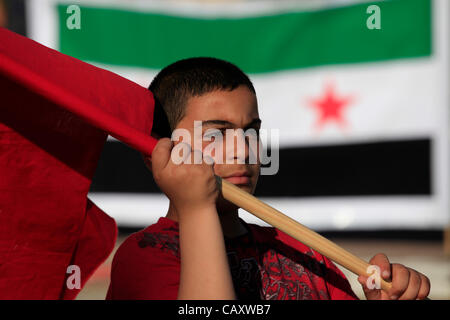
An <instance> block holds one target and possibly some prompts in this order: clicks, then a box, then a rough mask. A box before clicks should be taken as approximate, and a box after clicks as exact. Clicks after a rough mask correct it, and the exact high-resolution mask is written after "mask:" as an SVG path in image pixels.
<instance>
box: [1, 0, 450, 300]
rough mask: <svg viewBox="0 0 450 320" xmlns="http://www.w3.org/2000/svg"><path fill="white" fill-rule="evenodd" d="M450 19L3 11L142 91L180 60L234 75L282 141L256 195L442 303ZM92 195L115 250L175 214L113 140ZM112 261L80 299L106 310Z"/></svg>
mask: <svg viewBox="0 0 450 320" xmlns="http://www.w3.org/2000/svg"><path fill="white" fill-rule="evenodd" d="M73 5H75V6H73ZM372 5H375V7H374V6H372ZM449 18H450V4H449V3H448V1H445V0H434V1H433V0H396V1H378V2H367V1H359V0H345V1H344V0H340V1H338V0H322V1H319V0H315V1H300V0H299V1H274V0H270V1H269V0H253V1H250V0H248V1H244V0H240V1H238V0H235V1H219V0H215V1H212V0H210V1H194V0H191V1H180V0H179V1H150V0H146V1H144V0H92V1H75V0H73V1H64V0H28V1H26V0H0V26H5V27H7V28H9V29H11V30H13V31H15V32H17V33H20V34H23V35H25V36H27V37H30V38H32V39H34V40H36V41H38V42H40V43H42V44H44V45H46V46H49V47H52V48H54V49H56V50H58V51H61V52H63V53H65V54H68V55H71V56H73V57H76V58H78V59H81V60H83V61H86V62H89V63H92V64H94V65H97V66H99V67H102V68H105V69H108V70H110V71H112V72H115V73H118V74H120V75H122V76H124V77H126V78H128V79H130V80H132V81H134V82H136V83H138V84H140V85H142V86H144V87H148V85H149V84H150V82H151V80H152V79H153V77H154V76H155V75H156V73H157V72H158V71H159V70H160V69H161V68H163V67H165V66H166V65H168V64H170V63H172V62H174V61H176V60H179V59H182V58H187V57H193V56H213V57H217V58H222V59H225V60H228V61H230V62H233V63H235V64H236V65H238V66H239V67H240V68H241V69H243V71H244V72H246V73H248V74H249V76H250V78H251V80H252V81H253V83H254V85H255V89H256V91H257V96H258V104H259V112H260V117H261V119H262V120H263V122H262V128H265V129H269V130H278V133H279V141H278V142H279V148H276V146H274V145H273V144H267V147H268V149H269V151H270V152H271V155H272V161H273V165H275V166H277V165H278V167H279V168H278V172H277V173H276V174H275V175H265V176H261V177H260V179H259V182H258V187H257V190H256V196H257V197H259V198H260V199H261V200H263V201H265V202H267V203H269V204H270V205H272V206H273V207H275V208H277V209H278V210H280V211H282V212H283V213H285V214H287V215H288V216H290V217H292V218H294V219H296V220H297V221H299V222H301V223H302V224H304V225H306V226H308V227H310V228H312V229H313V230H315V231H318V232H319V233H321V234H322V235H324V236H326V237H328V238H329V239H331V240H333V241H335V242H336V243H337V244H339V245H341V246H343V247H344V248H345V249H347V250H349V251H350V252H352V253H354V254H356V255H358V256H360V257H362V258H363V259H366V260H369V259H370V258H371V257H372V256H373V255H374V254H375V253H378V252H384V253H386V254H387V255H388V256H389V257H390V258H391V260H392V261H393V262H397V263H402V264H405V265H407V266H410V267H412V268H414V269H417V270H418V271H420V272H422V273H424V274H426V275H427V276H428V277H429V278H430V280H431V283H432V287H431V294H430V297H431V298H432V299H450V237H449V226H450V211H449V195H448V193H449V155H450V153H449V123H450V116H449V107H450V98H449V93H448V87H449V83H450V82H449V71H450V69H449V57H450V54H449V49H450V45H449V31H450V24H449ZM132 107H133V106H130V108H132ZM271 145H272V146H274V148H272V149H270V146H271ZM276 155H278V160H277V158H276ZM89 197H90V198H91V199H92V200H93V201H94V202H95V203H96V204H97V205H98V206H99V207H100V208H102V209H103V210H104V211H105V212H106V213H107V214H109V215H110V216H112V217H113V218H114V219H115V220H116V222H117V224H118V226H119V238H118V240H117V245H116V248H117V246H118V245H120V243H121V242H122V241H123V240H124V239H125V238H126V237H127V236H128V235H129V234H131V233H132V232H136V231H138V230H140V229H142V228H145V227H146V226H148V225H150V224H152V223H154V222H156V220H157V219H158V217H160V216H163V215H165V213H166V210H167V208H168V200H167V199H166V198H165V197H164V195H163V194H162V193H161V192H160V191H159V189H158V187H157V186H156V184H155V183H154V181H153V179H152V175H151V173H150V172H149V171H148V170H147V169H146V168H145V166H144V164H143V162H142V160H141V158H140V155H139V154H138V153H137V152H135V151H134V150H132V149H130V148H128V147H127V146H125V145H123V144H122V143H120V142H118V141H116V140H115V139H113V138H108V141H107V143H106V144H105V146H104V150H103V154H102V157H101V159H100V163H99V166H98V169H97V172H96V175H95V177H94V179H93V183H92V186H91V192H90V194H89ZM241 217H242V218H243V219H244V220H246V221H247V222H250V223H256V224H260V225H266V224H265V223H264V222H263V221H260V220H259V219H257V218H255V217H253V216H252V215H251V214H249V213H247V212H245V211H242V212H241ZM113 254H114V252H113V253H112V254H111V255H110V257H109V258H108V260H107V261H106V262H105V263H104V264H103V265H102V266H101V267H100V268H99V269H98V270H97V271H96V273H95V274H94V275H93V276H92V277H91V279H90V280H89V281H88V283H87V285H86V286H85V288H84V289H83V290H82V292H81V293H80V295H79V296H78V299H104V297H105V295H106V290H107V288H108V285H109V272H110V265H111V260H112V257H113ZM342 270H343V271H344V273H346V275H347V277H348V278H349V280H350V282H351V283H352V286H353V289H354V291H355V292H356V293H357V295H358V296H359V297H360V298H364V296H363V293H362V290H361V289H360V286H359V284H358V283H357V281H356V276H354V275H353V274H351V273H349V272H348V271H346V270H345V269H342Z"/></svg>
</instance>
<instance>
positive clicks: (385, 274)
mask: <svg viewBox="0 0 450 320" xmlns="http://www.w3.org/2000/svg"><path fill="white" fill-rule="evenodd" d="M369 263H370V264H371V265H376V266H378V267H379V268H380V275H381V277H382V278H383V279H384V280H389V279H390V277H391V263H390V262H389V259H388V257H387V256H386V255H385V254H383V253H378V254H376V255H375V256H373V258H372V259H370V262H369Z"/></svg>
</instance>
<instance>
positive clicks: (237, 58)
mask: <svg viewBox="0 0 450 320" xmlns="http://www.w3.org/2000/svg"><path fill="white" fill-rule="evenodd" d="M374 4H377V5H378V6H379V7H380V9H381V30H376V29H374V30H369V29H368V28H367V27H366V20H367V18H368V17H369V14H367V13H366V8H367V7H368V6H369V5H370V3H365V4H358V5H352V6H347V7H338V8H332V9H326V10H319V11H307V12H289V13H283V14H275V15H265V16H257V17H255V16H253V17H237V18H229V17H227V18H215V19H212V18H211V19H207V18H204V17H199V18H193V17H181V16H175V15H163V14H155V13H151V12H136V11H127V10H122V9H121V10H118V9H111V8H95V7H84V6H80V9H81V29H80V30H76V29H73V30H69V29H68V28H67V27H66V19H67V18H68V17H69V16H70V15H69V14H67V13H66V9H67V5H63V4H59V5H58V13H59V22H60V23H59V25H60V28H59V34H60V50H61V51H62V52H64V53H66V54H69V55H71V56H74V57H77V58H79V59H82V60H87V61H96V62H101V63H106V64H113V65H123V66H137V67H144V68H151V69H161V68H163V67H164V66H166V65H168V64H170V63H172V62H174V61H176V60H179V59H182V58H187V57H193V56H212V57H217V58H222V59H226V60H229V61H231V62H233V63H235V64H237V65H238V66H240V67H241V68H242V69H243V70H244V71H246V72H248V73H261V72H271V71H276V70H286V69H296V68H305V67H311V66H318V65H328V64H342V63H359V62H370V61H383V60H391V59H399V58H411V57H423V56H429V55H430V54H431V42H432V41H431V39H432V27H431V0H395V1H388V2H375V3H374Z"/></svg>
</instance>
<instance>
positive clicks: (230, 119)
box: [176, 86, 261, 193]
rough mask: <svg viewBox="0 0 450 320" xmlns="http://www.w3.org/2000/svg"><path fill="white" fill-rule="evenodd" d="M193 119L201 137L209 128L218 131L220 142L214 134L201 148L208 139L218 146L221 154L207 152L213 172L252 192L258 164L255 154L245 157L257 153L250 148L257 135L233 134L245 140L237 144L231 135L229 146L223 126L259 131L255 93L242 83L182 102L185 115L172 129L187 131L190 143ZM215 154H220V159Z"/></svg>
mask: <svg viewBox="0 0 450 320" xmlns="http://www.w3.org/2000/svg"><path fill="white" fill-rule="evenodd" d="M194 121H202V131H201V132H202V136H203V134H204V133H205V132H206V131H208V130H209V129H217V130H220V131H221V132H222V136H223V142H222V143H220V140H217V141H216V140H215V139H217V138H215V137H214V135H213V137H212V138H211V141H203V143H202V151H205V147H207V146H208V145H209V144H211V143H212V141H216V143H217V144H216V145H217V146H221V147H222V151H223V152H222V155H220V153H215V152H214V151H213V152H212V153H211V155H212V156H213V158H214V162H215V163H214V173H215V174H216V175H218V176H220V177H222V178H224V179H226V180H228V181H229V182H231V183H233V184H235V185H237V186H238V187H239V188H241V189H243V190H245V191H247V192H249V193H253V192H254V190H255V187H256V183H257V180H258V176H259V169H260V163H259V157H257V156H256V161H254V160H253V161H252V160H250V161H249V157H250V155H251V154H253V155H257V154H258V150H257V148H255V147H254V146H255V143H253V142H255V141H257V136H252V137H250V138H247V137H245V138H244V136H242V135H237V137H240V139H241V142H243V141H244V139H245V143H241V147H239V146H238V142H237V140H238V138H235V137H234V136H233V137H232V142H231V148H230V141H227V134H226V129H242V130H243V131H244V133H245V132H251V131H252V130H249V131H246V130H247V129H254V130H256V132H258V131H259V128H260V126H261V120H260V119H259V115H258V106H257V101H256V96H255V94H254V93H252V92H251V91H250V90H249V89H248V88H247V87H246V86H239V87H238V88H236V89H234V90H232V91H227V90H216V91H213V92H209V93H206V94H204V95H202V96H199V97H191V98H190V99H189V100H188V102H187V105H186V110H185V116H184V117H183V119H182V120H181V121H180V122H179V123H178V124H177V126H176V129H180V128H183V129H187V130H188V131H189V132H190V134H191V137H192V141H190V142H189V144H191V145H194V144H193V143H194V142H193V139H194ZM197 124H198V123H197ZM197 132H199V129H197ZM209 132H211V130H210V131H209ZM234 132H238V131H234ZM253 132H254V131H253ZM202 140H203V139H202ZM228 140H230V135H228ZM227 145H228V146H227ZM231 149H232V150H231ZM218 157H221V158H222V161H221V159H220V158H218ZM250 158H251V157H250ZM253 159H254V157H253ZM238 160H240V163H238ZM227 161H228V163H227ZM230 162H231V163H230ZM242 162H244V163H242Z"/></svg>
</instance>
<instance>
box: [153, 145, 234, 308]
mask: <svg viewBox="0 0 450 320" xmlns="http://www.w3.org/2000/svg"><path fill="white" fill-rule="evenodd" d="M172 147H173V144H172V141H170V140H169V139H167V138H164V139H161V140H160V141H159V142H158V144H157V145H156V147H155V149H154V151H153V153H152V171H153V176H154V178H155V181H156V183H157V184H158V185H159V187H160V188H161V189H162V191H163V192H164V193H165V194H166V195H167V196H168V197H169V199H170V201H171V204H173V206H174V208H175V210H176V212H177V214H178V223H179V228H180V256H181V274H180V286H179V290H178V299H186V300H188V299H235V298H236V297H235V292H234V288H233V282H232V277H231V273H230V269H229V266H228V260H227V256H226V251H225V244H224V239H223V233H222V228H221V225H220V221H219V217H218V214H217V210H216V199H217V196H218V194H219V191H218V187H217V184H216V179H215V177H214V172H213V169H212V166H210V165H207V164H206V163H205V162H204V161H202V163H201V164H187V163H184V162H182V163H181V164H178V165H176V164H174V163H173V161H172V158H171V151H172ZM189 149H190V147H189ZM185 150H186V149H185ZM195 152H200V151H194V152H191V153H190V154H189V155H186V156H187V157H191V162H190V163H194V161H193V159H194V153H195Z"/></svg>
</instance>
